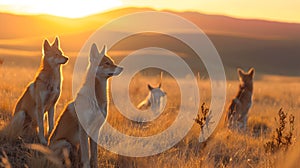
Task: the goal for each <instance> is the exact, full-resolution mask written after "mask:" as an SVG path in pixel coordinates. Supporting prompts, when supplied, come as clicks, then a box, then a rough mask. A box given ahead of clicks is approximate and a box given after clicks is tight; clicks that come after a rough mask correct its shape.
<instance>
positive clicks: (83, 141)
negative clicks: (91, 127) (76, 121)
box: [79, 125, 91, 168]
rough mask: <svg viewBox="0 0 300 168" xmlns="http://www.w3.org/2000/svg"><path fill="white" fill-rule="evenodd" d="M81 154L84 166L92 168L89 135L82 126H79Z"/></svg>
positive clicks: (84, 167)
mask: <svg viewBox="0 0 300 168" xmlns="http://www.w3.org/2000/svg"><path fill="white" fill-rule="evenodd" d="M79 140H80V154H81V160H80V162H81V164H82V166H83V168H90V167H91V166H90V160H89V142H88V136H87V134H86V132H85V130H84V129H83V128H82V126H81V125H80V126H79Z"/></svg>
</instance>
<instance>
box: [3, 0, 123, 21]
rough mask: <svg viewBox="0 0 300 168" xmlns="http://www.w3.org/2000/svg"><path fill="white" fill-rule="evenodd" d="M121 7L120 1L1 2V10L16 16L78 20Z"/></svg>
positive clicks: (38, 0) (10, 0)
mask: <svg viewBox="0 0 300 168" xmlns="http://www.w3.org/2000/svg"><path fill="white" fill-rule="evenodd" d="M121 5H122V2H121V1H120V0H106V1H103V0H84V1H83V0H74V1H60V0H52V1H45V0H43V1H40V0H26V1H20V0H3V1H1V10H2V11H4V12H13V13H18V14H26V13H31V14H50V15H55V16H62V17H68V18H80V17H84V16H88V15H91V14H95V13H98V12H102V11H106V10H109V9H112V8H116V7H119V6H121Z"/></svg>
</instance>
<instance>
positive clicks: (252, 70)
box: [248, 67, 255, 78]
mask: <svg viewBox="0 0 300 168" xmlns="http://www.w3.org/2000/svg"><path fill="white" fill-rule="evenodd" d="M254 73H255V70H254V68H253V67H252V68H251V69H250V70H249V71H248V74H249V75H250V76H251V77H252V78H253V76H254Z"/></svg>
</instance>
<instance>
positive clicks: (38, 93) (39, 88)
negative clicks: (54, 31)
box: [12, 38, 68, 145]
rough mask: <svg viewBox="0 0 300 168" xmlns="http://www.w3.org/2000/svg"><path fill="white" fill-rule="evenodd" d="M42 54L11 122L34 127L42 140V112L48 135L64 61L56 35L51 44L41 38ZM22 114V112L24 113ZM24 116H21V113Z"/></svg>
mask: <svg viewBox="0 0 300 168" xmlns="http://www.w3.org/2000/svg"><path fill="white" fill-rule="evenodd" d="M43 54H44V55H43V58H42V62H41V65H40V69H39V71H38V72H37V75H36V77H35V79H34V80H33V81H32V82H31V83H30V84H29V85H28V86H27V88H26V90H25V91H24V93H23V94H22V96H21V97H20V99H19V100H18V102H17V104H16V107H15V110H14V114H13V115H14V117H13V120H12V123H14V122H16V121H17V122H19V123H20V124H22V125H24V127H28V126H32V128H36V127H38V137H39V140H40V142H41V143H42V144H44V145H46V144H47V141H46V138H45V136H44V113H46V112H48V123H49V124H48V126H49V128H48V135H49V134H50V132H51V131H52V129H53V126H54V111H55V106H56V102H57V100H58V98H59V96H60V90H61V83H62V77H61V65H62V64H65V63H66V62H67V61H68V58H67V57H66V56H64V55H63V52H62V51H61V49H60V48H59V39H58V38H56V39H55V42H54V43H53V45H52V46H50V44H49V42H48V41H47V40H45V41H44V46H43ZM24 114H25V115H24ZM24 116H25V117H24Z"/></svg>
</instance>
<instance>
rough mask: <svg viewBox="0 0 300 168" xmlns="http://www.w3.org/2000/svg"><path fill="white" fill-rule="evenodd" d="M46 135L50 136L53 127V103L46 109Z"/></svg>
mask: <svg viewBox="0 0 300 168" xmlns="http://www.w3.org/2000/svg"><path fill="white" fill-rule="evenodd" d="M48 127H49V128H48V135H47V136H50V134H51V132H52V130H53V128H54V105H52V106H51V107H50V109H49V110H48Z"/></svg>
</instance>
